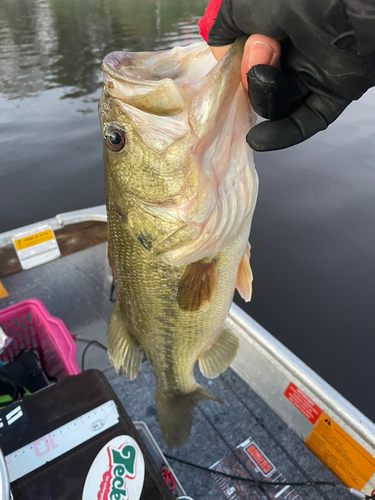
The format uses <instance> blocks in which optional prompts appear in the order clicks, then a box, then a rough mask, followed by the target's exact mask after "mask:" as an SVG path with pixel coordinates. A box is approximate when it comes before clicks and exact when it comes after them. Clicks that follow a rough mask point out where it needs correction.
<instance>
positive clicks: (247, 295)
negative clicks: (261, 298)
mask: <svg viewBox="0 0 375 500" xmlns="http://www.w3.org/2000/svg"><path fill="white" fill-rule="evenodd" d="M249 259H250V244H249V243H247V247H246V250H245V253H244V254H243V256H242V259H241V262H240V265H239V267H238V271H237V280H236V288H237V290H238V293H239V294H240V295H241V297H242V298H243V299H244V300H245V301H246V302H249V301H250V300H251V293H252V290H253V287H252V282H253V273H252V271H251V267H250V261H249Z"/></svg>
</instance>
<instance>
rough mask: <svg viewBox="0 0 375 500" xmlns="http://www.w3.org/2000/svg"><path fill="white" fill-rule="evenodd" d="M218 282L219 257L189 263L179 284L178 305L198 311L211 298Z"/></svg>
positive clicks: (188, 309)
mask: <svg viewBox="0 0 375 500" xmlns="http://www.w3.org/2000/svg"><path fill="white" fill-rule="evenodd" d="M216 282H217V259H213V260H210V261H208V260H207V259H203V260H199V261H198V262H193V263H192V264H189V265H188V266H187V267H186V269H185V272H184V274H183V275H182V278H181V280H180V283H179V285H178V292H177V298H178V305H179V306H180V309H183V310H184V311H198V310H199V309H200V308H201V307H202V306H203V305H204V304H206V303H207V302H209V301H210V300H211V297H212V296H213V294H214V293H215V290H216Z"/></svg>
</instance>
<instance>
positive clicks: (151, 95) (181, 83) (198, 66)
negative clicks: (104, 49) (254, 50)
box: [102, 42, 216, 116]
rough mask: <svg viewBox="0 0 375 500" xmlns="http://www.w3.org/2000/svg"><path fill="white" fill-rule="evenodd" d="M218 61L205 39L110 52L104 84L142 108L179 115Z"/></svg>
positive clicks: (108, 88) (111, 91) (128, 101)
mask: <svg viewBox="0 0 375 500" xmlns="http://www.w3.org/2000/svg"><path fill="white" fill-rule="evenodd" d="M215 65H216V60H215V58H214V57H213V55H212V54H211V51H210V49H209V47H208V45H207V44H206V43H205V42H199V43H196V44H193V45H189V46H187V47H174V48H173V49H170V50H164V51H159V52H127V51H122V52H111V53H109V54H108V55H107V56H106V57H105V58H104V61H103V65H102V69H103V73H104V88H105V91H106V92H107V93H108V94H109V95H110V97H113V98H116V99H119V100H121V101H122V102H125V103H126V104H130V105H131V106H133V107H135V108H138V109H140V110H142V111H146V112H148V113H152V114H155V115H164V116H171V115H176V114H179V113H181V112H182V111H183V110H184V109H185V108H186V103H187V102H189V101H191V98H192V89H193V88H194V86H195V85H196V84H197V83H198V82H199V81H201V80H202V79H203V78H204V77H205V76H206V75H207V74H208V72H209V71H210V70H211V69H212V68H213V67H214V66H215Z"/></svg>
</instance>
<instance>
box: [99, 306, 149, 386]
mask: <svg viewBox="0 0 375 500" xmlns="http://www.w3.org/2000/svg"><path fill="white" fill-rule="evenodd" d="M107 339H108V356H109V360H110V362H111V363H112V364H113V366H114V367H115V369H116V370H117V371H118V372H119V373H121V374H123V375H125V377H126V378H128V379H129V380H133V379H135V378H136V376H137V375H138V372H139V367H140V365H141V362H142V349H141V348H140V347H139V345H138V344H137V342H136V341H135V340H134V339H133V337H132V336H131V335H130V334H129V333H128V332H127V331H126V326H125V323H124V321H123V319H122V315H121V310H120V303H119V302H116V304H115V306H114V308H113V311H112V316H111V319H110V322H109V325H108V333H107Z"/></svg>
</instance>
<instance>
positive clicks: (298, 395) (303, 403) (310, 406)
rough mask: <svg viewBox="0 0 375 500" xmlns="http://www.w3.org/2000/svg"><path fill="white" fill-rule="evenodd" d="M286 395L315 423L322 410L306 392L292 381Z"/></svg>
mask: <svg viewBox="0 0 375 500" xmlns="http://www.w3.org/2000/svg"><path fill="white" fill-rule="evenodd" d="M284 396H285V397H286V398H288V399H289V401H290V402H291V403H292V405H293V406H295V407H296V408H297V410H299V411H300V412H301V413H302V415H303V416H304V417H306V418H307V420H309V422H311V423H312V424H315V423H316V421H317V420H318V418H319V417H320V415H321V414H322V410H321V409H320V408H319V406H317V405H316V404H315V403H314V401H312V400H311V399H310V398H309V397H308V396H306V394H305V393H304V392H302V391H301V389H299V388H298V387H297V386H296V385H294V384H293V382H291V383H290V384H289V385H288V387H287V388H286V389H285V392H284Z"/></svg>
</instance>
